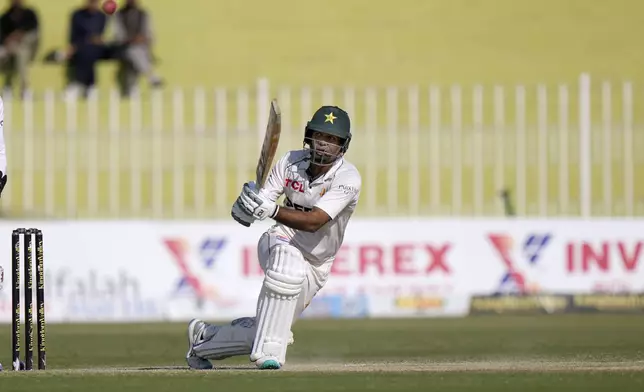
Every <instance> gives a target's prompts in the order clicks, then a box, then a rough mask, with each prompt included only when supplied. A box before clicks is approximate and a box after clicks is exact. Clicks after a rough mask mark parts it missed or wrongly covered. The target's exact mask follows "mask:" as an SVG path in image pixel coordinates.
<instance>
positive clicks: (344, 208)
mask: <svg viewBox="0 0 644 392" xmlns="http://www.w3.org/2000/svg"><path fill="white" fill-rule="evenodd" d="M309 158H310V151H308V150H295V151H290V152H288V153H287V154H286V155H284V156H283V157H282V159H280V160H279V161H278V162H277V163H276V164H275V166H273V169H272V170H271V172H270V174H269V176H268V178H267V180H266V183H265V184H264V187H263V188H262V190H261V192H262V194H264V195H265V196H266V197H268V198H270V199H271V200H273V201H277V199H278V198H279V197H280V196H281V195H282V194H284V196H285V199H284V203H283V206H282V207H280V208H293V209H296V210H303V211H310V210H311V209H312V208H313V207H318V208H320V209H322V210H323V211H324V212H326V213H327V214H328V215H329V217H331V221H329V222H327V224H325V225H324V226H322V227H321V228H320V229H319V230H318V231H316V232H315V233H308V232H305V231H301V230H295V229H292V228H290V227H287V226H285V225H283V224H281V223H276V225H275V228H277V229H279V230H280V231H281V232H283V233H284V235H286V236H287V237H288V239H289V240H290V243H291V244H292V245H294V246H295V247H297V248H298V249H299V250H300V251H301V252H302V254H303V255H304V257H305V258H306V259H307V260H309V261H311V262H313V263H315V264H323V263H324V262H326V261H329V260H332V259H333V258H334V257H335V255H336V253H337V252H338V249H340V245H342V240H343V239H344V231H345V229H346V227H347V224H348V223H349V219H350V218H351V215H352V214H353V212H354V211H355V209H356V206H357V204H358V198H359V196H360V186H361V183H362V180H361V178H360V173H359V172H358V169H356V167H355V166H353V165H352V164H351V163H349V162H347V161H346V160H344V158H340V159H338V161H337V162H335V163H334V164H333V166H332V167H331V169H330V170H329V171H328V172H327V173H325V174H324V175H323V176H320V177H319V178H317V179H315V180H314V181H310V179H309V175H308V174H307V172H306V169H307V168H308V167H309Z"/></svg>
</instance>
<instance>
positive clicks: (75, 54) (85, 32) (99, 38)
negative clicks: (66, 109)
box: [67, 0, 115, 89]
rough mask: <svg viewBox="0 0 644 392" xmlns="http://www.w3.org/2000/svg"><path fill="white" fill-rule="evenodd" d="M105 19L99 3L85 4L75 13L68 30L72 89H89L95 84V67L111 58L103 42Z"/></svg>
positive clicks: (88, 1)
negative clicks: (71, 65)
mask: <svg viewBox="0 0 644 392" xmlns="http://www.w3.org/2000/svg"><path fill="white" fill-rule="evenodd" d="M106 25H107V16H106V15H105V14H104V13H103V12H101V10H100V9H99V0H87V4H86V5H85V7H83V8H80V9H78V10H76V11H75V12H74V13H73V14H72V17H71V23H70V28H69V45H70V47H69V50H68V54H67V55H68V58H69V59H70V61H71V63H72V64H73V69H74V75H73V78H72V79H73V80H72V86H71V87H72V88H73V89H77V88H79V87H82V88H84V89H89V88H91V87H93V86H94V84H95V83H96V63H97V62H98V61H100V60H104V59H110V58H113V57H114V55H115V54H114V49H113V47H112V46H110V45H106V44H105V42H104V41H103V33H104V32H105V27H106Z"/></svg>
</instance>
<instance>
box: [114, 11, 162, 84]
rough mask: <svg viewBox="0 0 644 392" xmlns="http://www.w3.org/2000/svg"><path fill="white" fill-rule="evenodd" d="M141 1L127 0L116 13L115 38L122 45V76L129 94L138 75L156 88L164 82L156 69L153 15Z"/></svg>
mask: <svg viewBox="0 0 644 392" xmlns="http://www.w3.org/2000/svg"><path fill="white" fill-rule="evenodd" d="M138 3H139V2H138V0H127V1H126V2H125V6H124V7H123V8H121V9H120V10H119V11H118V12H117V13H116V15H115V16H114V40H115V43H116V44H117V45H121V48H120V50H121V56H122V59H121V60H122V61H123V64H122V68H121V75H120V77H121V79H122V83H121V84H122V86H123V87H124V90H125V91H124V93H125V94H126V95H127V94H129V93H130V92H131V90H132V88H133V87H134V85H135V84H136V80H137V78H138V76H139V75H145V76H146V77H147V79H148V81H149V82H150V84H151V85H152V86H153V87H160V86H161V85H162V82H161V79H160V78H159V77H158V76H157V75H156V74H155V73H154V70H153V56H152V50H151V45H152V41H153V33H152V23H151V21H150V14H149V13H148V12H146V11H145V10H144V9H142V8H141V7H140V5H139V4H138Z"/></svg>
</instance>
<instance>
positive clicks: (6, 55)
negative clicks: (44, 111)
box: [0, 0, 39, 94]
mask: <svg viewBox="0 0 644 392" xmlns="http://www.w3.org/2000/svg"><path fill="white" fill-rule="evenodd" d="M9 4H10V5H9V9H7V11H6V12H5V13H4V14H2V16H1V17H0V68H1V69H2V71H4V72H5V75H6V79H5V90H11V88H12V85H13V78H14V76H15V74H16V73H18V78H19V82H20V91H21V94H24V93H25V91H26V90H27V89H28V86H29V77H28V72H29V69H28V67H29V63H30V62H31V61H33V59H34V56H35V55H36V51H37V49H38V40H39V34H38V28H39V26H38V15H37V14H36V12H35V11H34V10H33V9H31V8H29V7H26V6H25V5H24V4H23V0H10V3H9Z"/></svg>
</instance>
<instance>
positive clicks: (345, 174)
mask: <svg viewBox="0 0 644 392" xmlns="http://www.w3.org/2000/svg"><path fill="white" fill-rule="evenodd" d="M336 178H337V179H338V180H339V183H342V184H346V185H351V186H353V187H355V188H357V189H360V187H361V186H362V176H361V175H360V171H359V170H358V168H357V167H356V166H355V165H354V164H353V163H351V162H349V161H347V160H345V161H344V162H342V166H340V168H339V169H338V173H337V174H336Z"/></svg>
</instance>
